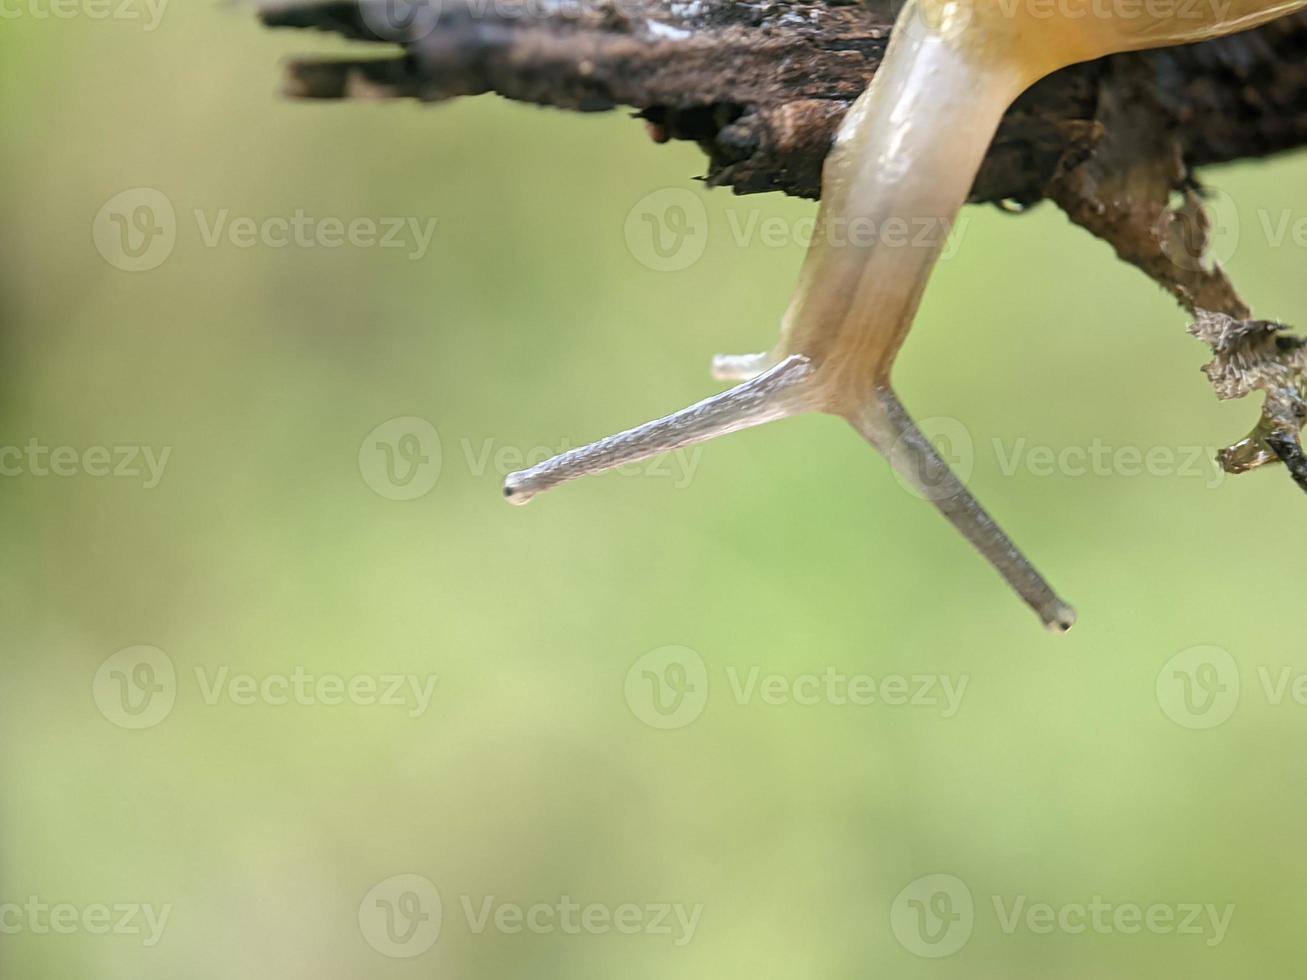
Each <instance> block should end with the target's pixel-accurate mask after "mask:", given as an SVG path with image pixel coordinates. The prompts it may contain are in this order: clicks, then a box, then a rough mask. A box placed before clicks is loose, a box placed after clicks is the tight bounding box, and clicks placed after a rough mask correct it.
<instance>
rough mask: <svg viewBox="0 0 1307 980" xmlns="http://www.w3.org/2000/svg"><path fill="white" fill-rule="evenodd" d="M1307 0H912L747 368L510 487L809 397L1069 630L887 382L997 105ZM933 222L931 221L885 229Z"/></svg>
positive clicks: (999, 110) (808, 407)
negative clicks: (681, 406)
mask: <svg viewBox="0 0 1307 980" xmlns="http://www.w3.org/2000/svg"><path fill="white" fill-rule="evenodd" d="M1304 5H1307V0H1280V2H1273V3H1268V2H1266V0H962V2H956V0H909V3H908V5H907V6H906V7H904V8H903V10H902V11H901V13H900V15H899V17H898V20H897V22H896V24H895V28H894V32H893V35H892V37H891V41H890V44H889V47H888V49H887V50H886V52H885V59H884V61H883V63H882V64H881V66H880V70H879V71H878V72H877V73H876V76H875V78H874V79H873V81H872V83H871V85H870V86H869V87H868V88H867V90H866V91H865V92H864V93H863V94H862V96H861V97H860V98H859V99H858V100H857V101H856V102H855V103H854V105H853V107H852V108H851V109H850V111H849V113H848V115H847V116H846V117H845V120H844V122H843V124H842V125H841V127H840V130H839V132H838V134H837V136H836V138H835V142H834V145H833V146H832V148H831V151H830V153H829V154H828V156H827V158H826V162H825V165H824V169H823V172H822V201H821V208H820V211H819V213H818V217H817V226H816V230H815V232H814V234H813V241H812V245H811V247H810V249H809V251H808V254H807V257H806V258H805V260H804V263H803V268H802V270H801V273H800V276H799V284H798V287H797V289H796V290H795V293H794V297H793V299H792V300H791V302H790V305H789V309H788V310H787V311H786V314H785V318H784V320H783V322H782V327H781V338H780V342H779V343H778V344H777V346H776V347H775V348H774V349H773V350H772V351H770V352H769V353H765V354H753V355H743V356H721V357H718V358H716V360H715V361H714V373H715V374H716V376H717V377H719V378H722V379H732V380H737V381H740V382H741V383H740V384H739V385H737V386H736V387H734V388H731V389H729V390H727V391H725V392H722V393H721V394H718V395H715V396H713V397H711V398H708V399H706V400H704V401H701V402H699V403H698V404H695V405H692V406H690V407H689V408H687V409H685V410H683V411H680V412H677V413H676V414H674V415H669V416H667V417H666V418H662V419H659V420H657V421H654V422H650V423H647V424H645V425H642V426H639V427H637V428H634V429H630V430H628V431H626V432H623V433H620V434H618V435H615V436H611V437H609V438H607V439H603V440H600V441H599V442H596V443H593V444H591V445H589V446H585V447H583V448H580V449H575V450H572V451H571V452H567V453H564V454H562V455H561V456H557V457H555V458H553V459H551V460H548V461H546V462H544V463H541V464H540V465H539V466H534V467H532V468H531V469H528V470H523V471H520V472H517V473H512V474H510V475H509V476H508V478H507V480H506V481H505V483H504V494H505V496H507V497H508V499H509V500H511V501H512V502H514V503H525V502H526V501H528V500H530V499H531V497H533V496H535V495H536V494H538V493H540V492H541V491H543V490H547V489H549V488H550V487H554V486H557V485H558V484H560V483H564V482H567V481H569V480H573V479H576V478H577V477H580V476H584V475H586V474H588V473H598V472H601V471H603V470H607V469H611V468H613V467H616V466H622V465H625V464H627V463H631V462H634V461H636V460H639V459H643V458H645V457H648V456H652V455H656V454H658V453H663V452H667V451H669V450H672V449H676V448H678V447H681V446H686V445H690V444H692V443H697V442H703V441H705V440H707V439H712V438H714V437H716V436H719V435H724V434H725V433H728V432H734V431H737V430H740V429H745V428H749V427H751V426H755V425H760V424H761V423H763V422H769V421H772V420H774V419H780V418H785V417H788V416H792V415H797V414H800V413H803V412H826V413H829V414H832V415H838V416H840V417H842V418H844V419H846V420H847V421H848V422H849V424H850V425H852V426H853V428H854V429H856V430H857V431H858V432H859V433H860V434H861V435H862V436H863V437H864V438H865V439H866V440H867V441H868V442H869V443H871V445H872V446H874V447H875V448H876V449H877V450H879V451H880V452H881V453H883V454H884V455H885V456H886V457H888V458H889V460H890V462H891V464H892V465H893V466H894V467H895V468H896V469H897V470H898V471H899V472H900V473H901V475H902V476H903V477H904V478H905V479H906V480H908V481H910V482H911V484H912V485H914V486H916V487H917V488H918V489H919V490H920V491H921V492H922V494H923V495H924V496H926V497H927V498H928V499H930V500H931V501H932V502H933V503H934V504H935V506H936V507H938V508H939V509H940V511H942V512H943V513H944V515H945V516H946V517H948V519H949V520H950V521H952V522H953V524H954V525H955V526H956V527H957V529H958V530H959V531H961V532H962V534H963V535H965V536H966V538H967V539H968V540H969V541H971V543H972V544H973V545H974V546H975V547H976V548H977V549H978V550H979V551H980V552H981V553H982V554H983V555H984V556H985V557H986V558H987V559H989V561H990V562H991V563H992V564H993V565H994V566H995V568H997V570H998V571H999V572H1000V573H1001V574H1002V575H1003V577H1004V578H1005V579H1006V580H1007V581H1008V584H1009V585H1010V586H1011V587H1012V588H1013V589H1014V590H1015V591H1016V592H1017V593H1018V594H1019V595H1020V596H1021V598H1022V599H1023V600H1025V602H1026V603H1027V604H1028V605H1029V606H1030V607H1031V608H1032V609H1033V610H1034V611H1035V613H1036V614H1037V615H1038V616H1039V617H1040V619H1041V620H1042V621H1043V623H1044V624H1045V626H1047V627H1048V628H1050V629H1052V630H1055V631H1058V632H1062V631H1065V630H1067V629H1069V628H1070V627H1071V625H1072V624H1073V623H1074V622H1075V611H1074V610H1073V609H1072V608H1071V607H1070V606H1069V605H1067V604H1066V603H1065V602H1063V601H1062V600H1061V599H1060V598H1058V596H1057V595H1056V594H1055V593H1054V592H1053V590H1052V589H1051V588H1050V587H1049V585H1048V583H1047V582H1045V581H1044V579H1043V577H1042V576H1040V574H1039V573H1038V572H1037V571H1036V570H1035V569H1034V567H1033V566H1032V565H1031V564H1030V563H1029V562H1028V561H1027V560H1026V558H1025V557H1024V556H1023V555H1022V554H1021V552H1020V551H1018V550H1017V548H1016V547H1015V546H1014V545H1013V544H1012V542H1011V541H1010V540H1009V539H1008V538H1007V536H1006V535H1005V534H1004V533H1003V531H1002V530H1001V529H1000V528H999V527H998V525H997V524H995V523H994V521H993V520H992V519H991V518H990V516H989V515H988V514H987V513H986V512H985V510H984V509H983V508H982V507H981V506H980V505H979V504H978V503H977V502H976V501H975V499H974V498H972V496H971V495H970V494H969V493H968V492H967V490H966V488H965V487H964V486H963V484H962V483H961V481H959V480H958V479H957V478H956V477H955V476H954V475H953V474H952V473H951V472H950V471H949V469H948V467H947V465H946V464H945V463H944V462H943V460H942V459H940V457H939V455H938V454H937V453H936V452H935V450H934V448H933V447H932V446H931V444H930V443H929V441H928V440H927V439H926V438H925V436H924V435H922V433H921V432H920V430H918V428H917V427H916V425H915V424H914V423H913V421H912V419H911V417H910V416H909V415H908V413H907V412H906V411H905V410H904V408H903V406H902V405H901V404H900V402H899V401H898V399H897V397H896V396H895V394H894V390H893V388H892V387H891V382H890V375H891V370H892V368H893V365H894V359H895V357H896V355H897V354H898V351H899V348H900V347H901V346H902V344H903V340H904V338H905V337H906V335H907V332H908V329H909V327H910V326H911V325H912V320H913V317H914V315H915V314H916V311H917V306H918V304H919V303H920V300H921V296H922V292H923V291H924V289H925V286H926V281H927V279H928V278H929V276H930V272H931V269H932V268H933V267H934V265H935V262H936V260H937V259H938V258H939V254H940V251H941V249H942V248H943V246H944V244H945V238H946V234H945V232H946V230H947V229H949V228H951V227H952V224H953V221H954V219H955V218H956V216H957V213H958V211H959V210H960V209H961V207H962V204H963V202H964V201H965V200H966V197H967V194H968V193H969V192H970V190H971V186H972V184H973V182H974V180H975V176H976V172H977V170H978V169H979V167H980V163H981V160H982V159H983V157H984V155H985V153H986V151H987V150H988V148H989V144H990V142H991V140H992V139H993V136H994V133H995V131H996V130H997V128H998V124H999V121H1000V119H1001V118H1002V116H1003V113H1004V112H1005V111H1006V110H1007V108H1008V106H1010V105H1011V104H1012V102H1013V100H1014V99H1015V98H1016V97H1017V96H1018V95H1020V94H1021V92H1023V91H1024V90H1025V89H1026V88H1028V87H1029V86H1030V85H1032V84H1033V83H1034V82H1036V81H1037V80H1038V79H1040V78H1042V77H1043V76H1044V75H1047V74H1048V73H1050V72H1052V71H1055V70H1057V69H1059V68H1062V67H1065V66H1066V65H1070V64H1074V63H1076V62H1080V61H1087V60H1090V59H1093V58H1098V57H1102V56H1104V55H1108V54H1113V53H1116V52H1121V51H1129V50H1135V49H1141V48H1153V47H1161V46H1164V45H1170V44H1180V43H1183V42H1187V41H1195V40H1201V39H1204V38H1208V37H1214V36H1217V35H1220V34H1227V33H1233V32H1235V31H1241V30H1245V29H1248V28H1251V27H1255V26H1257V25H1259V24H1261V23H1264V22H1265V21H1269V20H1272V19H1273V18H1275V17H1278V16H1281V15H1284V14H1287V13H1290V12H1292V11H1293V10H1296V9H1298V8H1299V7H1302V6H1304ZM895 226H897V227H900V228H901V227H907V228H924V227H931V228H938V229H941V231H940V233H939V234H937V235H934V236H928V237H929V240H924V241H923V238H922V236H920V235H909V236H906V239H907V240H905V236H899V235H895V236H890V235H888V234H887V235H884V236H881V235H878V234H875V229H881V228H886V227H895Z"/></svg>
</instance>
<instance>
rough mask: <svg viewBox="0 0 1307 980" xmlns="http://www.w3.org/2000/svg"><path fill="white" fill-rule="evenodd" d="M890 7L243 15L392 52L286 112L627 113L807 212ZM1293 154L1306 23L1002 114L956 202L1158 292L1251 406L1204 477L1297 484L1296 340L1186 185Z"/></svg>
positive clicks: (350, 9)
mask: <svg viewBox="0 0 1307 980" xmlns="http://www.w3.org/2000/svg"><path fill="white" fill-rule="evenodd" d="M894 12H895V11H894V10H893V9H891V7H890V5H889V3H887V2H885V0H878V2H869V3H866V4H841V3H838V2H836V0H828V2H824V3H823V2H777V0H762V2H758V3H742V2H732V0H443V2H442V0H264V6H263V8H262V10H261V15H262V17H263V20H264V22H265V23H267V24H268V25H270V26H278V27H299V28H316V29H321V30H326V31H332V32H335V33H338V34H341V35H343V36H346V37H349V38H353V39H357V40H363V41H380V42H383V43H389V44H391V45H399V47H398V48H396V47H392V48H390V50H391V51H394V52H396V53H395V54H393V55H381V56H378V57H373V58H367V59H362V58H333V59H299V60H296V61H293V62H291V63H290V65H289V67H288V71H287V82H286V89H287V91H288V93H289V94H291V95H293V96H296V97H300V98H328V99H335V98H415V99H422V100H425V101H441V100H444V99H449V98H454V97H457V96H462V95H473V94H479V93H483V92H498V93H499V94H501V95H504V96H506V97H508V98H511V99H518V100H522V101H527V102H533V103H537V104H541V105H552V106H558V107H560V108H565V109H573V110H578V111H584V112H590V111H602V110H608V109H612V108H615V107H617V106H629V107H631V108H634V109H636V110H637V111H638V113H639V115H640V116H642V117H643V118H644V119H645V121H646V123H647V125H648V126H649V129H650V132H651V134H652V135H653V137H654V139H655V140H656V141H659V142H662V141H664V140H667V139H686V140H694V141H695V142H697V143H698V144H699V145H700V146H701V147H702V148H703V150H704V151H705V153H706V154H707V156H708V170H707V175H706V179H707V180H708V182H709V183H710V184H714V185H719V186H728V187H731V188H733V189H734V190H735V191H736V192H737V193H754V192H758V191H768V190H780V191H784V192H786V193H789V194H797V195H801V196H805V197H816V196H818V193H819V191H820V183H821V165H822V161H823V160H824V158H825V156H826V152H827V149H828V147H829V144H830V138H831V136H832V134H833V133H834V131H835V127H836V126H837V125H838V124H839V121H840V119H841V118H842V117H843V115H844V113H845V111H846V110H847V108H848V106H849V104H850V103H851V102H852V100H853V99H854V98H855V97H856V96H857V95H858V93H859V92H861V91H862V89H863V88H864V87H865V86H866V84H867V82H868V81H869V80H870V79H871V77H872V75H874V73H875V71H876V69H877V67H878V66H879V64H880V61H881V58H882V57H883V55H884V51H885V46H886V44H887V43H888V39H889V34H890V28H891V25H892V24H893V20H894ZM1303 144H1307V12H1301V13H1298V14H1294V15H1291V16H1289V17H1286V18H1284V19H1282V20H1279V21H1276V22H1274V23H1272V24H1269V25H1266V26H1265V27H1262V28H1259V29H1257V30H1255V31H1249V32H1247V33H1244V34H1239V35H1235V36H1231V37H1226V38H1220V39H1217V40H1213V41H1206V42H1203V43H1201V44H1194V45H1188V46H1185V47H1177V48H1167V49H1163V50H1159V51H1151V52H1143V53H1137V54H1128V55H1118V56H1115V57H1112V58H1106V59H1102V60H1100V61H1095V62H1091V63H1088V64H1083V65H1076V66H1074V67H1071V68H1068V69H1065V70H1063V71H1060V72H1058V73H1056V74H1054V75H1052V76H1050V77H1048V78H1046V79H1044V80H1043V81H1041V82H1040V83H1039V84H1037V85H1035V86H1034V87H1033V88H1031V89H1030V91H1028V92H1027V93H1025V94H1024V95H1023V96H1022V97H1021V98H1020V99H1019V100H1018V101H1017V102H1016V104H1015V105H1013V106H1012V108H1011V109H1010V110H1009V112H1008V113H1007V115H1006V117H1005V119H1004V121H1003V124H1002V126H1001V127H1000V129H999V132H998V134H997V136H996V137H995V139H994V142H993V144H992V146H991V147H990V151H989V153H988V155H987V157H986V160H985V163H984V165H983V166H982V168H981V170H980V172H979V174H978V175H977V179H976V182H975V185H974V187H973V189H972V195H971V197H972V200H973V201H979V202H984V201H992V202H1001V203H1003V204H1004V205H1006V206H1008V207H1021V206H1026V205H1030V204H1033V203H1035V202H1037V201H1040V200H1042V199H1045V198H1048V199H1051V200H1053V201H1055V202H1056V203H1057V204H1058V206H1060V207H1061V208H1062V209H1063V210H1064V211H1066V213H1067V214H1068V215H1069V216H1070V218H1071V219H1072V220H1073V221H1075V222H1076V223H1077V224H1080V225H1082V226H1083V227H1085V228H1086V229H1088V230H1089V231H1090V232H1092V233H1093V234H1094V235H1097V236H1098V237H1100V238H1102V239H1104V240H1106V241H1107V242H1109V243H1110V244H1111V245H1112V246H1113V248H1114V249H1115V250H1116V252H1117V254H1118V255H1119V256H1120V257H1121V259H1122V260H1124V261H1126V262H1129V263H1131V264H1132V265H1135V266H1137V267H1138V268H1140V269H1141V270H1142V271H1143V272H1144V273H1145V274H1147V275H1148V276H1149V277H1150V278H1151V279H1153V280H1154V281H1155V282H1157V283H1158V284H1159V285H1161V286H1162V287H1163V288H1164V289H1166V290H1168V291H1169V292H1170V293H1171V294H1172V295H1173V296H1174V297H1175V298H1176V300H1177V301H1178V302H1179V303H1180V304H1181V305H1182V306H1183V307H1185V308H1186V309H1187V310H1189V311H1190V312H1191V313H1194V314H1195V316H1196V317H1197V318H1198V323H1196V325H1195V328H1194V329H1193V331H1192V332H1193V333H1194V334H1195V336H1198V337H1200V339H1204V340H1206V341H1207V342H1208V343H1209V344H1211V345H1212V347H1213V351H1214V353H1215V355H1216V360H1214V361H1213V365H1212V367H1211V370H1210V371H1209V375H1210V374H1213V372H1214V373H1215V374H1218V375H1222V376H1228V375H1229V373H1230V371H1235V372H1236V373H1237V372H1239V371H1241V370H1242V371H1244V372H1245V373H1244V375H1243V376H1242V378H1241V383H1240V384H1237V385H1233V386H1231V385H1229V384H1227V386H1226V387H1225V389H1221V388H1220V387H1219V386H1218V394H1220V395H1222V397H1241V396H1242V395H1245V394H1248V393H1250V392H1253V391H1262V392H1263V393H1265V394H1266V396H1267V402H1266V407H1265V409H1264V410H1263V414H1262V418H1261V421H1260V422H1259V424H1258V426H1257V428H1256V429H1254V431H1253V433H1252V434H1251V435H1250V436H1249V437H1248V438H1247V439H1245V440H1243V441H1242V442H1241V443H1239V444H1237V445H1236V446H1233V447H1231V448H1230V449H1229V450H1226V451H1225V452H1224V453H1223V454H1222V456H1221V463H1222V465H1223V466H1225V467H1226V468H1227V469H1229V470H1231V471H1232V472H1241V471H1243V470H1246V469H1250V468H1252V467H1254V466H1257V465H1260V464H1261V463H1264V462H1268V461H1272V460H1276V459H1279V460H1281V461H1283V462H1285V463H1286V464H1288V465H1289V468H1290V471H1291V472H1292V473H1293V474H1294V476H1295V479H1297V480H1298V482H1299V484H1300V485H1301V486H1303V488H1304V489H1305V490H1307V456H1304V454H1303V452H1302V449H1301V448H1300V446H1299V443H1298V431H1299V429H1300V428H1301V426H1302V421H1303V415H1304V414H1305V413H1307V408H1305V407H1304V406H1307V400H1305V399H1304V396H1303V385H1304V382H1303V373H1302V372H1303V368H1304V367H1307V365H1304V363H1303V362H1304V360H1305V358H1304V357H1303V356H1302V353H1301V352H1302V345H1301V343H1300V342H1298V341H1296V340H1294V339H1293V338H1291V337H1288V336H1287V335H1285V334H1283V333H1280V332H1279V330H1278V325H1267V324H1264V323H1263V321H1256V320H1251V319H1250V316H1251V311H1250V310H1249V309H1248V307H1247V305H1246V304H1245V303H1244V302H1243V300H1242V299H1240V298H1239V295H1238V293H1237V292H1236V291H1235V289H1234V287H1233V285H1232V284H1231V282H1230V280H1229V278H1228V277H1227V276H1226V275H1225V273H1224V271H1223V270H1221V269H1220V267H1219V266H1209V265H1207V264H1206V263H1205V262H1204V261H1203V252H1204V249H1205V246H1206V241H1207V232H1208V224H1207V216H1206V213H1205V211H1204V210H1203V207H1202V202H1201V189H1200V187H1199V185H1198V183H1197V181H1196V179H1195V177H1194V176H1193V171H1194V168H1195V167H1199V166H1202V165H1203V164H1210V163H1219V162H1225V161H1229V160H1235V159H1240V158H1247V157H1261V156H1266V155H1269V154H1271V153H1275V152H1278V151H1282V150H1287V149H1291V148H1294V147H1298V146H1301V145H1303ZM1176 197H1178V198H1179V200H1180V202H1181V203H1180V204H1179V206H1173V204H1172V201H1173V199H1174V198H1176ZM1208 312H1210V313H1216V314H1221V315H1223V316H1225V317H1226V318H1227V321H1228V322H1227V321H1221V322H1222V323H1223V324H1224V326H1223V327H1222V329H1221V330H1217V329H1215V328H1214V327H1212V322H1213V321H1208V320H1205V319H1203V317H1202V316H1200V314H1201V313H1208ZM1204 325H1206V326H1204ZM1271 326H1276V329H1274V330H1272V329H1270V328H1271ZM1272 334H1273V335H1275V337H1276V340H1275V342H1274V343H1268V342H1266V341H1265V338H1266V337H1267V336H1269V335H1272ZM1221 344H1224V345H1225V346H1224V347H1222V346H1221ZM1254 348H1255V350H1254ZM1253 365H1256V369H1255V370H1254V369H1253V367H1252V366H1253ZM1214 380H1215V377H1214ZM1227 380H1228V377H1227ZM1233 392H1238V394H1231V393H1233Z"/></svg>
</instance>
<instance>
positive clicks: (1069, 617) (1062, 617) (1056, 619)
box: [1044, 602, 1076, 633]
mask: <svg viewBox="0 0 1307 980" xmlns="http://www.w3.org/2000/svg"><path fill="white" fill-rule="evenodd" d="M1075 624H1076V611H1075V610H1074V609H1073V608H1071V607H1070V606H1068V605H1067V604H1066V603H1065V602H1059V603H1058V604H1057V605H1056V606H1054V607H1053V609H1052V611H1051V612H1050V613H1048V614H1046V615H1045V617H1044V625H1045V626H1046V627H1048V631H1049V632H1050V633H1065V632H1066V631H1067V630H1069V629H1070V628H1071V627H1072V626H1074V625H1075Z"/></svg>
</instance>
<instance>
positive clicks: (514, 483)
mask: <svg viewBox="0 0 1307 980" xmlns="http://www.w3.org/2000/svg"><path fill="white" fill-rule="evenodd" d="M525 477H526V474H525V473H524V472H523V471H521V470H519V471H518V472H516V473H509V474H508V476H507V477H505V478H504V499H505V500H507V501H508V502H509V503H510V504H513V505H515V506H517V507H521V506H522V505H523V504H525V503H529V502H530V500H531V498H532V497H534V496H535V494H534V493H532V492H531V491H530V490H528V489H527V488H526V485H525V484H526V479H525Z"/></svg>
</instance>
